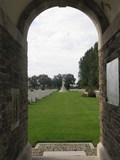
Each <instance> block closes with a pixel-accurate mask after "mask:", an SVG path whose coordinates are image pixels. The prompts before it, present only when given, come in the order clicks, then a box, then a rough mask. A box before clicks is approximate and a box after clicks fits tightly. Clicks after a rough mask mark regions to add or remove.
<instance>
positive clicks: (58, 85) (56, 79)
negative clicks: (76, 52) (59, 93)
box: [53, 74, 62, 89]
mask: <svg viewBox="0 0 120 160" xmlns="http://www.w3.org/2000/svg"><path fill="white" fill-rule="evenodd" d="M53 86H54V88H57V89H60V88H61V86H62V75H61V74H58V75H55V76H54V78H53Z"/></svg>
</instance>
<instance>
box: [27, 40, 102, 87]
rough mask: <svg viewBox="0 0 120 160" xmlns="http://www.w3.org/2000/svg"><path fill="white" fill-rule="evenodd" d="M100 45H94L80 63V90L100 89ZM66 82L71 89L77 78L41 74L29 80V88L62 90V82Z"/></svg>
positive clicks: (67, 75)
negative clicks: (51, 76)
mask: <svg viewBox="0 0 120 160" xmlns="http://www.w3.org/2000/svg"><path fill="white" fill-rule="evenodd" d="M98 73H99V69H98V43H97V42H96V43H95V44H94V47H91V48H90V49H89V50H87V51H86V52H85V54H84V56H83V57H82V58H80V61H79V72H78V77H79V80H78V82H77V86H78V88H85V89H87V88H88V89H98V87H99V84H98V81H99V80H98ZM63 78H64V80H65V87H66V89H68V90H69V89H70V87H71V85H74V84H75V80H76V79H75V78H74V75H73V74H64V75H62V74H58V75H55V76H54V77H53V78H50V77H49V76H48V75H46V74H41V75H39V76H36V75H34V76H32V77H29V78H28V86H29V88H33V89H38V88H41V89H45V88H57V89H60V88H61V86H62V80H63Z"/></svg>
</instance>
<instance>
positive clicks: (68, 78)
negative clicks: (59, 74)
mask: <svg viewBox="0 0 120 160" xmlns="http://www.w3.org/2000/svg"><path fill="white" fill-rule="evenodd" d="M64 79H65V88H66V89H67V90H69V89H70V85H73V84H75V80H76V79H75V78H74V75H72V74H66V75H64Z"/></svg>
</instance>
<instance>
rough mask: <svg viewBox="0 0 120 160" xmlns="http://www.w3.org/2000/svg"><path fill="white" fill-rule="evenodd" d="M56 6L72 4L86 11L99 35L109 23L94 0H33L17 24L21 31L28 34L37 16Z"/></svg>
mask: <svg viewBox="0 0 120 160" xmlns="http://www.w3.org/2000/svg"><path fill="white" fill-rule="evenodd" d="M55 6H59V7H66V6H70V7H74V8H76V9H78V10H80V11H82V12H84V13H85V14H86V15H88V16H89V17H90V18H91V19H92V21H93V22H94V24H95V26H96V28H97V30H98V34H99V35H100V34H101V33H103V32H104V31H105V30H106V28H107V27H108V25H109V22H108V19H107V18H106V16H105V14H104V12H103V11H102V9H101V8H100V7H99V6H98V5H97V4H96V3H95V2H94V1H92V0H91V1H87V0H86V1H83V0H82V1H81V0H74V1H73V0H64V1H63V0H41V1H39V0H36V1H32V2H31V3H30V4H29V5H28V6H27V7H26V8H25V10H24V11H23V13H22V14H21V16H20V18H19V21H18V24H17V27H18V29H19V30H20V32H21V33H23V34H25V35H27V31H28V29H29V26H30V24H31V22H32V21H33V20H34V19H35V18H36V16H37V15H39V14H40V13H41V12H43V11H44V10H46V9H49V8H51V7H55Z"/></svg>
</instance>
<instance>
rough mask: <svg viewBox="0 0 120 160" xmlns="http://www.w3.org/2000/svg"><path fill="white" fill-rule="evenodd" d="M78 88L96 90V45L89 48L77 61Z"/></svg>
mask: <svg viewBox="0 0 120 160" xmlns="http://www.w3.org/2000/svg"><path fill="white" fill-rule="evenodd" d="M78 85H79V87H80V88H82V87H83V88H91V89H97V88H98V86H99V85H98V43H95V45H94V48H93V47H91V49H89V50H88V51H87V52H86V53H85V55H84V56H83V57H82V58H80V61H79V82H78Z"/></svg>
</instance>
